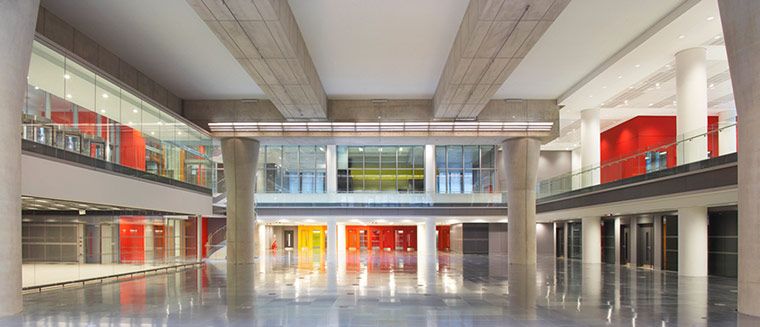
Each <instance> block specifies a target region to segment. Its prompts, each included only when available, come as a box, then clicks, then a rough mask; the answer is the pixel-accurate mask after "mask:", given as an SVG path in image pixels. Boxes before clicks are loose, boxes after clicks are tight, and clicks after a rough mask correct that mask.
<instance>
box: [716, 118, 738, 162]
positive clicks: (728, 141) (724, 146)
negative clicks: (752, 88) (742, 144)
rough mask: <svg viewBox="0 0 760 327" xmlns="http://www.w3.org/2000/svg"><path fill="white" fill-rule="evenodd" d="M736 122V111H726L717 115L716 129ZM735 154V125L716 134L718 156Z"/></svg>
mask: <svg viewBox="0 0 760 327" xmlns="http://www.w3.org/2000/svg"><path fill="white" fill-rule="evenodd" d="M735 121H736V111H734V110H726V111H722V112H720V113H719V114H718V124H719V126H718V127H723V126H727V125H730V124H732V123H733V122H735ZM734 152H736V125H734V126H731V127H728V128H725V129H722V130H720V131H719V132H718V154H719V155H721V156H722V155H724V154H729V153H734Z"/></svg>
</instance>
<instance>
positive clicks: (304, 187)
mask: <svg viewBox="0 0 760 327" xmlns="http://www.w3.org/2000/svg"><path fill="white" fill-rule="evenodd" d="M314 177H315V173H314V171H304V172H302V173H301V193H314V187H315V181H314Z"/></svg>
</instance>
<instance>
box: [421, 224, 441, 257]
mask: <svg viewBox="0 0 760 327" xmlns="http://www.w3.org/2000/svg"><path fill="white" fill-rule="evenodd" d="M424 226H425V254H426V255H428V256H433V257H435V256H436V255H437V254H438V247H437V244H436V237H435V218H434V217H425V223H424Z"/></svg>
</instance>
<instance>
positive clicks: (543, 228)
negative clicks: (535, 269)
mask: <svg viewBox="0 0 760 327" xmlns="http://www.w3.org/2000/svg"><path fill="white" fill-rule="evenodd" d="M536 253H538V254H544V255H554V224H553V223H538V224H536Z"/></svg>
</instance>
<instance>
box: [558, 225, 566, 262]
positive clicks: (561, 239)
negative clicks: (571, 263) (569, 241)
mask: <svg viewBox="0 0 760 327" xmlns="http://www.w3.org/2000/svg"><path fill="white" fill-rule="evenodd" d="M556 238H557V243H556V245H557V258H564V257H565V228H564V227H557V237H556Z"/></svg>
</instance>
